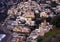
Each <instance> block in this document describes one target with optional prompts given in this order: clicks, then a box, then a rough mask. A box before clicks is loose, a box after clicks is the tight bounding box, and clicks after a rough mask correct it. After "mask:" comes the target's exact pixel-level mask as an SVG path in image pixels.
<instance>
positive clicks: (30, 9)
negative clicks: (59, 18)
mask: <svg viewBox="0 0 60 42" xmlns="http://www.w3.org/2000/svg"><path fill="white" fill-rule="evenodd" d="M52 2H56V4H58V6H56V7H55V6H54V7H52V6H51V1H50V0H47V1H46V3H44V1H43V0H42V3H41V0H38V1H37V0H36V1H34V0H29V1H22V2H20V3H18V4H17V5H13V6H12V7H10V8H9V9H8V11H7V15H8V17H7V18H6V19H5V21H4V22H3V24H2V26H6V28H7V30H9V32H11V34H10V35H12V40H11V42H37V41H36V39H37V38H38V36H44V34H45V33H47V32H49V30H51V29H53V28H52V26H53V25H52V24H51V19H52V18H54V16H56V15H59V14H57V13H59V9H60V3H57V2H58V1H57V0H52ZM51 7H52V8H51ZM56 9H57V10H56ZM53 10H54V11H53ZM55 12H56V14H54V13H55Z"/></svg>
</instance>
